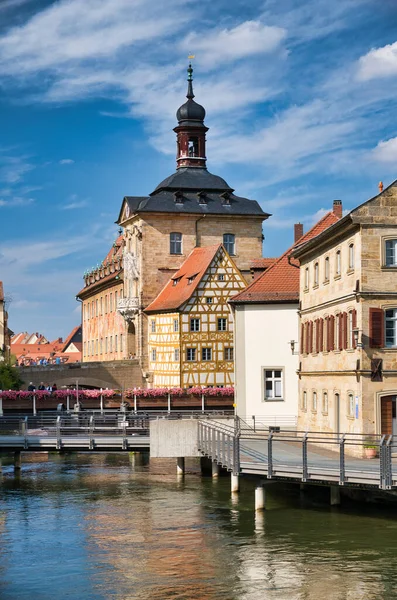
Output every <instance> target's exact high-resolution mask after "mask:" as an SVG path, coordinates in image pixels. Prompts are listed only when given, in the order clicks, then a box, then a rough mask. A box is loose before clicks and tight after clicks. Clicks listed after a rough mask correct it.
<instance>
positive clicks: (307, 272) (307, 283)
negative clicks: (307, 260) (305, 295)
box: [305, 267, 309, 290]
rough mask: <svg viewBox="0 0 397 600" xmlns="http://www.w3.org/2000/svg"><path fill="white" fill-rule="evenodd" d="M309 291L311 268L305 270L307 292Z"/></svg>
mask: <svg viewBox="0 0 397 600" xmlns="http://www.w3.org/2000/svg"><path fill="white" fill-rule="evenodd" d="M308 289H309V267H306V269H305V290H308Z"/></svg>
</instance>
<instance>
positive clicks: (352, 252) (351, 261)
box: [349, 244, 354, 271]
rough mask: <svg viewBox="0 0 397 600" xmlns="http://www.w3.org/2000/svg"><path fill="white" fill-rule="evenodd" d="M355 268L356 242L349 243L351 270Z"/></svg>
mask: <svg viewBox="0 0 397 600" xmlns="http://www.w3.org/2000/svg"><path fill="white" fill-rule="evenodd" d="M353 269H354V244H349V271H353Z"/></svg>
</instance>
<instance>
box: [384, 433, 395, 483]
mask: <svg viewBox="0 0 397 600" xmlns="http://www.w3.org/2000/svg"><path fill="white" fill-rule="evenodd" d="M392 440H393V436H392V435H389V437H388V439H387V440H386V444H385V447H384V448H385V449H384V453H385V489H386V490H390V489H391V487H392V484H393V471H392V456H391V452H392V447H391V443H392Z"/></svg>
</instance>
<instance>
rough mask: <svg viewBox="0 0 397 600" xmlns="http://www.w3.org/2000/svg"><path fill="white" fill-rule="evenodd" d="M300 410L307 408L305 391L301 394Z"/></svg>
mask: <svg viewBox="0 0 397 600" xmlns="http://www.w3.org/2000/svg"><path fill="white" fill-rule="evenodd" d="M302 410H305V411H306V410H307V392H303V394H302Z"/></svg>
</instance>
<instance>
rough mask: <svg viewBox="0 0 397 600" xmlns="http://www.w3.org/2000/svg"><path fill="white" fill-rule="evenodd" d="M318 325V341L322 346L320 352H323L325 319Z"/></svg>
mask: <svg viewBox="0 0 397 600" xmlns="http://www.w3.org/2000/svg"><path fill="white" fill-rule="evenodd" d="M318 325H319V337H318V341H319V346H320V348H319V352H323V350H324V319H319V320H318Z"/></svg>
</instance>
